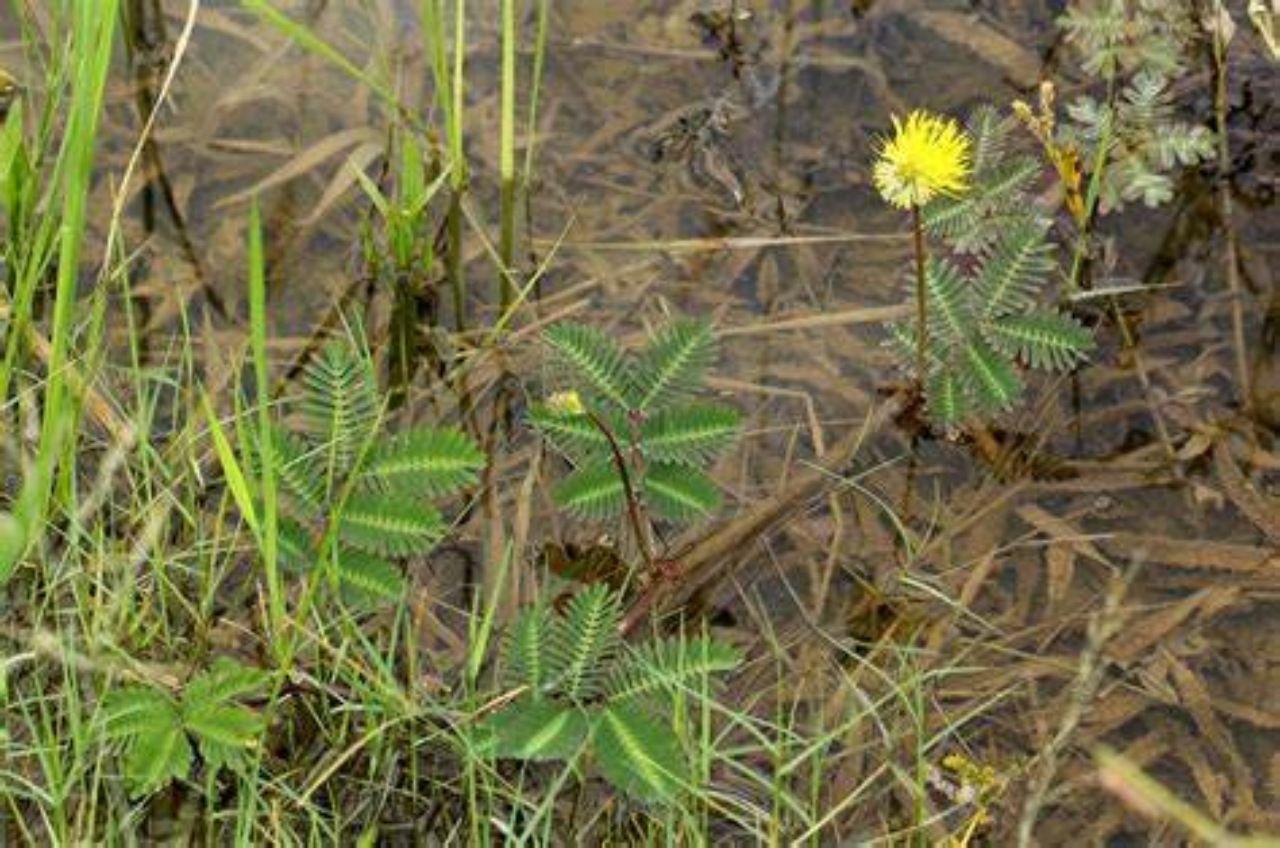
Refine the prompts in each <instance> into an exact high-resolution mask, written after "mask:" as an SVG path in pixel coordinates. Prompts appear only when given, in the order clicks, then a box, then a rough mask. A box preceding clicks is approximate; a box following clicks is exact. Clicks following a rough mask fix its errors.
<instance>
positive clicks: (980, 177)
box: [889, 107, 1093, 427]
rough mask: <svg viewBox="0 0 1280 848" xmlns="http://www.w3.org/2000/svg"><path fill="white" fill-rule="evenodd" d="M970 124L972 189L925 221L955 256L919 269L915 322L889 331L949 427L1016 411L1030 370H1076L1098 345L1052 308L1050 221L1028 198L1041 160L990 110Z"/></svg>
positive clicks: (944, 199) (941, 203)
mask: <svg viewBox="0 0 1280 848" xmlns="http://www.w3.org/2000/svg"><path fill="white" fill-rule="evenodd" d="M967 126H968V132H969V134H970V136H971V138H972V145H973V147H972V149H973V158H972V168H973V170H972V183H971V185H970V188H969V190H968V191H967V192H965V194H963V195H961V196H950V197H948V196H940V197H938V198H936V199H935V200H934V201H933V202H931V203H930V204H928V205H927V206H925V207H924V208H923V210H922V215H921V217H922V228H923V229H924V230H926V231H927V232H929V233H930V234H931V235H933V236H934V237H935V238H936V239H938V240H939V241H940V242H941V243H942V244H943V245H944V246H946V247H947V248H949V249H950V253H951V255H950V256H937V257H932V258H929V259H928V260H927V261H923V263H922V264H923V269H922V270H921V271H919V272H918V275H917V297H918V299H920V300H922V301H923V303H924V304H925V306H924V307H922V308H920V310H919V315H918V316H917V324H916V326H915V327H912V326H910V325H909V324H905V323H895V324H891V325H890V326H889V330H890V334H891V337H892V340H893V342H894V343H895V348H896V349H897V350H898V351H899V353H900V355H901V356H902V359H903V362H904V363H907V362H910V361H911V357H912V356H913V355H914V356H915V357H916V359H915V368H916V374H917V377H918V378H919V379H920V380H921V381H922V383H923V389H924V393H925V400H926V404H927V409H928V412H929V415H930V417H931V419H932V420H933V421H934V422H935V423H937V424H940V425H943V426H946V427H958V426H962V425H964V424H965V423H966V421H969V420H972V421H975V422H981V421H984V420H987V419H989V418H990V417H991V416H993V415H995V414H997V413H999V412H1002V411H1004V410H1008V409H1010V408H1012V407H1013V406H1014V405H1015V404H1016V403H1017V402H1018V400H1019V398H1020V397H1021V395H1022V390H1023V380H1022V371H1023V370H1024V369H1026V368H1033V369H1045V370H1065V369H1069V368H1071V367H1072V366H1074V365H1075V364H1076V363H1078V362H1079V361H1080V360H1081V359H1083V357H1084V356H1085V355H1086V354H1087V353H1088V352H1089V350H1091V349H1092V347H1093V337H1092V334H1091V333H1090V332H1089V331H1088V330H1087V329H1085V328H1084V327H1083V326H1081V325H1080V324H1079V323H1078V322H1077V321H1076V320H1075V319H1074V318H1072V317H1071V316H1070V315H1067V314H1065V313H1063V312H1061V311H1059V310H1058V309H1057V308H1055V307H1054V306H1052V305H1051V304H1050V303H1048V302H1046V298H1045V294H1046V291H1045V290H1046V288H1047V284H1048V282H1049V278H1050V275H1051V273H1052V272H1053V270H1054V269H1055V267H1056V264H1055V261H1054V258H1053V249H1054V248H1053V245H1052V243H1051V242H1050V240H1049V235H1048V231H1049V226H1050V223H1051V221H1050V218H1049V216H1048V214H1047V212H1046V211H1045V210H1044V209H1043V208H1042V207H1040V206H1039V205H1038V204H1037V203H1036V201H1035V199H1034V198H1033V197H1032V196H1031V193H1030V191H1031V188H1032V186H1033V183H1034V181H1035V180H1036V179H1037V177H1038V176H1039V173H1040V170H1041V166H1040V164H1039V163H1038V162H1036V161H1035V160H1034V159H1032V158H1030V157H1026V156H1022V155H1016V154H1010V153H1009V151H1008V148H1007V145H1008V136H1009V133H1010V129H1011V124H1010V122H1009V121H1007V120H1002V119H1001V118H1000V117H999V116H998V115H997V113H996V112H995V111H994V110H993V109H991V108H989V107H983V108H980V109H978V110H976V111H975V112H974V114H973V115H972V117H971V118H970V120H969V121H968V124H967ZM917 263H918V264H920V263H921V260H920V254H919V253H917ZM922 347H923V348H924V351H925V352H924V354H923V355H922V354H921V353H920V350H921V348H922ZM922 359H923V366H922V365H921V361H922Z"/></svg>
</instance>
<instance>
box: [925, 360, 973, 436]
mask: <svg viewBox="0 0 1280 848" xmlns="http://www.w3.org/2000/svg"><path fill="white" fill-rule="evenodd" d="M927 397H928V402H929V414H930V415H931V416H932V418H933V420H934V421H935V422H937V423H938V424H941V425H942V426H944V427H954V426H956V425H958V424H962V423H963V422H964V419H965V417H966V416H968V414H969V412H970V407H971V404H970V401H969V398H968V396H967V395H966V394H965V391H964V384H963V383H962V382H961V380H960V378H959V376H958V375H957V374H956V372H955V370H954V369H952V368H946V369H943V370H942V371H941V372H939V373H938V374H935V375H934V376H933V377H931V378H930V380H929V390H928V394H927Z"/></svg>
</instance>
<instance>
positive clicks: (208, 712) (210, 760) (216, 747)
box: [184, 704, 263, 769]
mask: <svg viewBox="0 0 1280 848" xmlns="http://www.w3.org/2000/svg"><path fill="white" fill-rule="evenodd" d="M184 712H185V714H186V716H185V724H186V729H187V731H188V732H190V733H191V734H193V735H194V736H195V737H196V744H197V745H198V746H199V748H200V756H201V758H202V759H203V760H204V761H205V764H206V765H207V766H208V767H209V768H211V769H219V768H222V767H223V766H227V767H229V768H233V769H234V768H239V767H240V766H241V765H242V764H243V763H244V760H245V756H246V755H247V754H248V752H249V750H250V749H252V748H253V746H254V745H256V744H257V742H258V737H259V736H260V735H261V733H262V729H263V721H262V717H261V716H260V715H258V714H257V713H255V712H254V711H253V710H251V709H249V708H248V707H243V706H240V705H239V704H206V705H202V706H199V707H195V708H191V709H185V710H184Z"/></svg>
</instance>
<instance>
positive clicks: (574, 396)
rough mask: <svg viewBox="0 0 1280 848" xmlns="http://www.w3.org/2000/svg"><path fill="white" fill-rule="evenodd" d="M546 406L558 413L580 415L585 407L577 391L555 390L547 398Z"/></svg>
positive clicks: (584, 410)
mask: <svg viewBox="0 0 1280 848" xmlns="http://www.w3.org/2000/svg"><path fill="white" fill-rule="evenodd" d="M547 408H548V409H550V410H551V411H552V412H555V413H557V414H559V415H582V414H583V413H584V412H586V408H585V407H583V405H582V397H581V396H580V395H579V394H578V393H577V392H572V391H570V392H556V393H555V394H553V395H551V397H549V398H547Z"/></svg>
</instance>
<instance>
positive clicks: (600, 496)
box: [552, 459, 626, 520]
mask: <svg viewBox="0 0 1280 848" xmlns="http://www.w3.org/2000/svg"><path fill="white" fill-rule="evenodd" d="M552 497H553V498H554V499H555V502H556V503H557V504H559V505H560V506H562V507H564V508H566V509H569V510H571V511H573V512H576V513H577V514H578V515H580V516H582V517H583V518H588V519H593V520H602V519H606V518H612V517H613V516H615V515H617V514H618V513H620V512H621V511H622V509H623V507H624V506H625V505H626V488H625V487H624V486H623V484H622V478H621V477H620V476H619V475H618V470H617V468H615V467H614V464H613V461H612V460H610V459H602V460H600V461H598V462H596V463H594V464H592V465H588V466H585V467H583V468H579V469H577V470H575V471H572V472H570V473H569V474H568V475H567V476H566V477H565V478H564V479H563V480H561V481H560V482H559V483H557V484H556V486H555V488H554V489H553V490H552Z"/></svg>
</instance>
